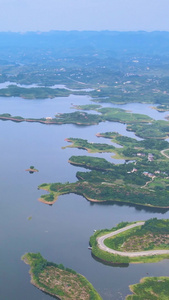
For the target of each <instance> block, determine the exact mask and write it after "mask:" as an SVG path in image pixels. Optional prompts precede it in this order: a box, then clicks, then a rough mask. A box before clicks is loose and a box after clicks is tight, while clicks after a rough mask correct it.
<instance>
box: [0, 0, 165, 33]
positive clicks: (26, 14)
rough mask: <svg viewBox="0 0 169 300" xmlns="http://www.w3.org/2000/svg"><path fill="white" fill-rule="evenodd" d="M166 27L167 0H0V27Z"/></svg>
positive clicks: (160, 28) (59, 28) (106, 28)
mask: <svg viewBox="0 0 169 300" xmlns="http://www.w3.org/2000/svg"><path fill="white" fill-rule="evenodd" d="M50 30H97V31H100V30H115V31H137V30H145V31H154V30H160V31H163V30H164V31H169V0H0V31H14V32H26V31H50Z"/></svg>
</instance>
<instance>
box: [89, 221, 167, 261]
mask: <svg viewBox="0 0 169 300" xmlns="http://www.w3.org/2000/svg"><path fill="white" fill-rule="evenodd" d="M126 225H129V223H128V224H127V223H124V224H123V223H120V224H119V225H118V226H116V227H114V228H112V229H110V230H108V229H104V230H97V231H96V232H95V233H94V235H93V236H91V237H90V245H91V247H92V255H93V256H94V257H96V258H97V259H99V260H101V261H104V262H107V263H111V264H115V263H118V264H127V263H145V262H157V261H159V260H162V259H164V258H169V254H168V255H167V254H165V255H155V256H153V255H151V256H139V257H132V256H130V257H128V256H120V255H115V254H112V253H108V252H106V251H103V250H101V249H100V248H99V247H98V244H97V238H98V237H100V236H103V235H106V234H107V233H111V232H113V231H116V230H118V229H119V228H122V227H125V226H126ZM119 226H120V227H119ZM168 228H169V220H157V219H155V218H154V219H150V220H148V221H146V222H145V224H144V225H142V226H138V227H134V228H132V229H129V230H126V231H124V232H122V233H119V234H117V235H115V236H112V237H110V238H107V239H105V241H104V244H105V245H106V246H107V247H108V248H110V249H113V250H117V251H121V252H130V253H131V252H140V251H147V250H163V249H169V229H168Z"/></svg>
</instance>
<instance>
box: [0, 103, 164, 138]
mask: <svg viewBox="0 0 169 300" xmlns="http://www.w3.org/2000/svg"><path fill="white" fill-rule="evenodd" d="M96 111H97V112H99V113H100V114H88V113H86V112H80V111H76V112H73V113H59V114H57V115H55V117H53V118H52V117H47V118H39V119H35V118H22V117H19V116H17V117H16V116H11V115H10V114H1V115H0V119H1V120H11V121H15V122H21V121H26V122H39V123H43V124H76V125H83V126H90V125H95V124H99V123H100V122H105V121H109V122H120V123H125V124H127V130H128V131H134V132H135V134H136V135H138V136H140V137H142V138H147V139H150V138H153V139H155V138H158V139H165V138H166V137H167V136H168V135H169V122H167V121H155V120H153V119H151V118H150V117H148V116H146V115H142V114H134V113H129V112H127V111H125V110H123V109H118V108H110V107H109V108H101V109H96ZM105 137H108V136H105Z"/></svg>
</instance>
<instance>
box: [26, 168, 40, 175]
mask: <svg viewBox="0 0 169 300" xmlns="http://www.w3.org/2000/svg"><path fill="white" fill-rule="evenodd" d="M25 171H27V172H29V173H30V174H33V173H36V172H39V170H37V169H35V167H34V166H30V167H29V169H26V170H25Z"/></svg>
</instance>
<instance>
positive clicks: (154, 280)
mask: <svg viewBox="0 0 169 300" xmlns="http://www.w3.org/2000/svg"><path fill="white" fill-rule="evenodd" d="M130 290H131V292H133V295H128V296H127V297H126V300H145V299H148V300H168V298H169V296H168V295H169V277H146V278H143V279H141V281H140V283H138V284H134V285H130Z"/></svg>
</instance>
